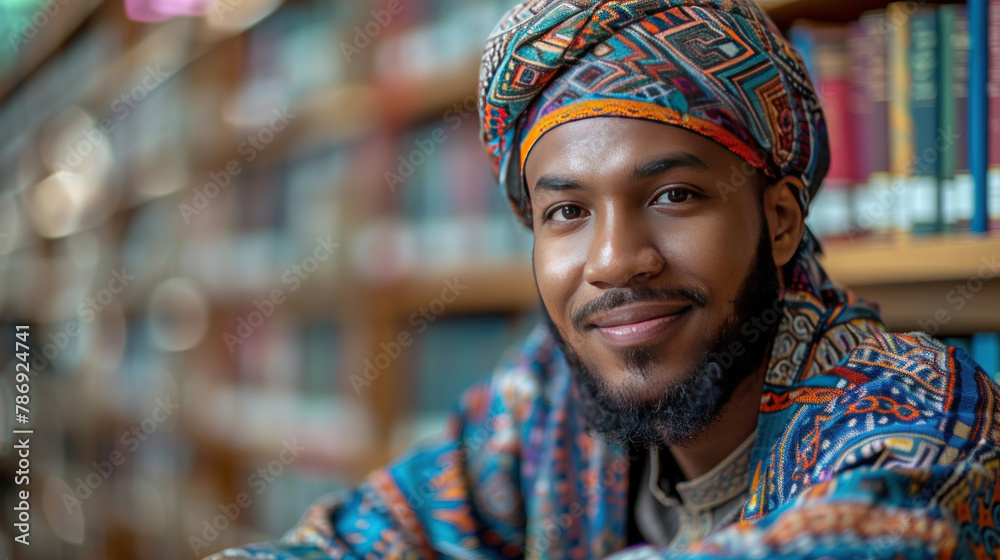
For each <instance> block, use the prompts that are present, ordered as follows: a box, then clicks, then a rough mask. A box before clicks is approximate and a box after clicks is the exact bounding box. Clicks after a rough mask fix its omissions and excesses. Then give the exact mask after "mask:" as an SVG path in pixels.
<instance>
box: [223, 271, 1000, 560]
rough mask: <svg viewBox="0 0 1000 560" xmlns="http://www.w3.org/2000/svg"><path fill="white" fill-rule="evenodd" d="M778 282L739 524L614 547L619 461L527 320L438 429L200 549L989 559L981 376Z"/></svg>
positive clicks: (988, 461)
mask: <svg viewBox="0 0 1000 560" xmlns="http://www.w3.org/2000/svg"><path fill="white" fill-rule="evenodd" d="M789 278H791V282H790V283H789V284H788V286H787V289H786V293H785V302H786V311H785V316H784V317H783V318H782V323H781V326H780V328H779V331H778V333H777V335H776V338H775V340H774V344H773V348H772V352H771V356H770V358H769V369H768V373H767V379H766V385H765V388H764V392H763V394H762V396H761V404H760V416H759V421H758V427H757V434H756V439H755V443H754V449H753V454H752V457H751V468H750V473H751V478H750V481H749V499H748V500H747V502H746V504H745V505H744V506H743V508H742V510H741V512H740V519H739V521H737V522H735V523H733V524H730V525H728V526H725V527H723V528H721V529H719V530H718V531H716V532H714V533H712V534H711V535H709V536H708V537H707V538H706V539H704V540H702V541H700V542H696V543H693V544H691V545H690V546H689V547H687V548H686V549H684V550H671V551H666V550H657V549H656V548H654V547H652V546H649V545H637V546H632V547H627V544H628V542H627V540H626V534H627V523H628V515H629V511H628V508H629V497H628V490H629V458H628V454H627V453H626V450H624V449H621V448H618V447H614V446H610V445H606V444H604V443H602V442H601V441H599V440H597V439H594V438H592V437H591V436H589V435H587V434H586V432H585V430H584V423H583V420H582V417H581V414H580V410H579V402H578V400H577V398H576V396H575V395H576V392H575V391H576V386H575V385H574V384H572V383H571V372H570V370H569V368H568V366H567V364H566V361H565V359H564V357H563V355H562V354H561V352H560V350H559V348H558V346H557V345H556V344H555V341H554V340H553V338H552V336H551V335H550V333H549V332H547V330H546V329H545V328H544V327H541V326H540V327H538V328H537V329H536V330H535V331H534V333H533V334H532V335H531V336H530V337H529V338H528V340H527V341H526V343H525V344H524V345H523V348H522V349H521V351H520V352H519V354H517V356H516V358H512V359H510V360H509V361H508V362H507V363H504V364H502V365H501V366H500V367H498V368H497V370H496V372H495V374H494V375H493V376H492V379H491V381H490V382H489V383H488V384H485V385H482V386H479V387H475V388H473V389H471V390H469V391H468V392H467V393H466V394H465V396H464V398H463V399H462V402H461V405H460V407H459V410H458V411H457V413H456V414H455V415H454V416H453V418H452V419H451V421H450V423H449V425H448V427H447V429H446V430H445V432H444V433H443V434H441V435H440V437H437V438H434V439H431V440H427V441H425V442H423V443H421V444H419V445H418V446H417V447H416V448H414V449H413V450H412V451H410V452H409V453H407V454H406V455H405V456H403V457H401V458H399V459H398V460H396V461H395V462H394V463H393V464H392V465H390V466H388V467H386V468H384V469H382V470H379V471H377V472H375V473H374V474H372V475H371V476H370V477H369V478H368V479H367V480H366V481H365V482H364V483H362V484H361V485H359V486H357V487H355V488H353V489H351V490H349V491H346V492H343V493H339V494H336V495H331V496H327V497H325V498H322V499H321V500H319V501H318V502H317V503H316V504H315V505H314V506H313V507H312V508H311V509H310V510H309V511H308V512H307V513H306V515H305V516H304V517H303V519H302V521H301V522H300V524H299V526H297V527H295V528H294V529H292V530H291V531H289V532H288V533H287V534H286V535H285V537H284V538H283V539H282V540H281V541H280V542H270V543H260V544H253V545H248V546H245V547H243V548H240V549H233V550H229V551H226V552H224V553H222V554H221V555H220V556H217V558H230V557H237V558H269V559H281V560H284V559H289V558H302V559H306V558H308V559H321V558H322V559H325V558H351V559H376V558H414V559H416V558H426V559H431V558H483V559H495V558H497V559H498V558H520V557H526V558H531V559H554V560H555V559H559V560H562V559H576V560H582V559H584V558H602V557H605V556H609V555H612V554H616V555H615V556H614V558H617V559H619V560H624V559H626V558H628V559H631V558H678V559H679V558H706V559H709V558H831V559H869V558H870V559H875V558H886V559H889V558H893V559H895V558H906V559H916V558H968V559H973V558H976V559H983V558H1000V552H998V551H1000V531H998V527H1000V476H998V469H1000V387H998V386H997V385H996V384H995V383H994V382H993V381H992V380H991V379H990V378H989V376H988V375H987V374H986V373H985V372H983V370H982V369H981V368H979V367H978V366H977V365H976V364H975V363H974V362H973V361H972V360H971V359H970V358H969V356H968V355H967V354H966V353H965V352H963V351H962V350H960V349H957V348H954V347H948V346H944V345H942V344H941V343H939V342H937V341H935V340H934V339H932V338H930V337H929V336H927V335H924V334H920V333H911V334H890V333H888V332H886V331H885V329H884V326H883V325H882V323H881V321H880V320H879V319H878V316H877V313H876V311H875V310H874V309H873V308H871V307H869V306H867V305H866V304H864V303H863V302H860V301H858V300H856V299H855V298H854V296H853V295H852V294H851V293H850V292H847V291H844V290H841V289H839V288H837V287H836V286H834V285H833V284H831V283H830V282H829V280H828V279H827V277H826V274H825V273H824V272H823V270H822V269H821V268H820V266H819V264H818V263H817V262H816V260H815V259H814V258H813V257H811V256H810V257H806V258H803V259H800V260H799V261H797V264H796V265H795V269H794V270H793V272H792V274H791V275H790V277H789Z"/></svg>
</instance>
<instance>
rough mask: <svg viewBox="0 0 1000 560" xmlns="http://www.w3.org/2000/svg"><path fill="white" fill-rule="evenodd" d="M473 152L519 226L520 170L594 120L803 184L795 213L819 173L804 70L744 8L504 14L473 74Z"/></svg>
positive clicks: (763, 21)
mask: <svg viewBox="0 0 1000 560" xmlns="http://www.w3.org/2000/svg"><path fill="white" fill-rule="evenodd" d="M479 112H480V122H481V124H482V140H483V142H484V144H485V146H486V151H487V153H488V154H489V156H490V161H491V164H492V167H493V171H494V173H495V174H497V176H498V179H499V181H500V185H501V188H502V189H503V190H504V191H506V194H507V197H508V199H509V201H510V203H511V205H512V206H513V208H514V210H515V212H517V213H518V214H520V215H521V216H522V218H523V215H524V210H525V204H526V202H527V194H526V191H525V188H524V185H523V180H522V176H521V164H522V163H523V161H524V159H525V157H526V156H527V153H528V151H529V150H530V149H531V147H532V145H533V144H534V142H535V141H536V140H537V139H538V138H539V137H540V136H541V135H542V134H544V133H545V132H546V131H548V130H550V129H552V128H553V127H555V126H557V125H559V124H562V123H565V122H569V121H572V120H577V119H582V118H587V117H593V116H623V117H636V118H643V119H650V120H654V121H658V122H663V123H667V124H671V125H675V126H680V127H683V128H686V129H689V130H691V131H694V132H697V133H699V134H703V135H705V136H707V137H709V138H711V139H713V140H715V141H717V142H719V143H720V144H722V145H724V146H726V147H727V148H729V149H730V150H732V151H733V152H734V153H736V154H737V155H739V156H741V157H742V158H743V159H745V160H746V161H748V162H749V163H750V164H751V165H753V166H754V167H756V168H758V169H760V170H762V171H763V172H764V173H765V174H766V175H767V176H769V177H771V178H780V177H783V176H788V175H791V176H794V177H797V178H799V179H801V180H802V183H803V185H804V187H805V188H804V189H802V191H801V193H800V203H801V205H802V207H803V209H806V208H808V204H809V201H810V200H811V199H812V198H813V197H814V196H815V194H816V190H817V189H818V188H819V185H820V183H821V182H822V180H823V177H824V176H825V175H826V171H827V169H828V167H829V159H830V153H829V146H828V142H827V132H826V124H825V121H824V120H823V112H822V109H821V107H820V104H819V101H818V99H817V96H816V94H815V91H814V89H813V86H812V83H811V82H810V80H809V76H808V74H807V73H806V70H805V65H804V64H803V62H802V59H801V58H800V57H799V55H798V54H797V53H796V52H795V51H794V50H793V49H792V47H791V46H790V45H789V44H788V42H787V41H785V39H784V38H783V37H782V36H781V34H780V32H779V31H778V30H777V28H776V27H775V26H774V24H773V22H771V20H770V19H769V18H768V17H767V16H766V15H765V14H764V13H763V12H762V11H761V10H760V8H759V7H758V6H757V5H756V4H755V3H754V2H750V1H747V0H529V1H527V2H524V3H522V4H519V5H517V6H516V7H514V8H513V9H511V10H510V11H509V12H508V13H507V14H506V15H505V16H504V17H503V18H502V19H501V21H500V22H499V23H498V24H497V26H496V28H495V29H494V31H493V33H492V34H491V36H490V39H489V41H488V42H487V45H486V50H485V53H484V54H483V62H482V67H481V70H480V88H479Z"/></svg>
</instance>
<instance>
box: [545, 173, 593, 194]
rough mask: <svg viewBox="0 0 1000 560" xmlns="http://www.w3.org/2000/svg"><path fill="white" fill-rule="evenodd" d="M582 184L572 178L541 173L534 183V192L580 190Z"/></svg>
mask: <svg viewBox="0 0 1000 560" xmlns="http://www.w3.org/2000/svg"><path fill="white" fill-rule="evenodd" d="M582 189H583V185H581V184H580V183H579V182H577V181H574V180H573V179H567V178H565V177H559V176H558V175H542V176H541V177H539V179H538V182H536V183H535V188H534V189H533V190H534V192H536V193H537V192H538V191H539V190H545V191H573V190H582Z"/></svg>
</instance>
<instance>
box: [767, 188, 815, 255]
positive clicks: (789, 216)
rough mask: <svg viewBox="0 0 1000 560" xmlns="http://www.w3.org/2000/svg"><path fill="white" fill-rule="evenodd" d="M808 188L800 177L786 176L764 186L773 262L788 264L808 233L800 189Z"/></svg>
mask: <svg viewBox="0 0 1000 560" xmlns="http://www.w3.org/2000/svg"><path fill="white" fill-rule="evenodd" d="M802 188H805V187H804V185H803V184H802V181H801V180H800V179H799V178H797V177H791V176H788V177H783V178H781V179H779V180H778V181H776V182H774V183H772V184H770V185H767V186H766V187H765V189H764V197H763V203H764V215H765V216H767V227H768V234H769V237H770V239H771V252H772V253H773V255H774V264H775V265H776V266H778V267H782V266H785V265H786V264H788V261H790V260H792V257H793V256H795V251H796V250H797V249H798V248H799V242H800V241H802V236H803V234H804V232H805V222H804V220H805V216H803V215H802V208H801V207H800V206H799V200H798V195H797V193H798V191H799V189H802Z"/></svg>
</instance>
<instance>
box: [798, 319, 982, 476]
mask: <svg viewBox="0 0 1000 560" xmlns="http://www.w3.org/2000/svg"><path fill="white" fill-rule="evenodd" d="M810 386H812V388H814V389H815V390H825V391H827V393H826V398H825V399H823V400H822V401H820V402H817V404H816V405H814V406H811V407H808V409H806V407H803V408H802V409H801V410H799V411H798V412H799V414H798V415H796V416H795V417H794V418H795V420H794V421H793V422H791V423H790V424H789V432H790V433H791V434H793V437H800V438H803V439H802V441H803V442H804V443H805V444H804V445H801V446H800V447H799V448H798V450H799V452H800V456H799V457H798V459H799V464H800V465H802V466H804V467H808V468H807V469H805V470H804V471H803V472H802V475H803V476H804V478H806V479H812V480H813V481H819V480H822V479H824V478H827V477H829V476H831V475H832V474H833V473H835V472H837V471H841V470H844V469H849V468H854V467H856V466H862V465H864V466H868V467H892V468H897V467H898V468H918V469H919V468H925V467H929V466H931V465H947V464H951V463H955V462H957V461H961V460H965V459H967V458H970V457H974V456H975V455H977V454H979V453H981V452H983V451H984V450H990V449H994V450H995V449H996V448H997V447H1000V388H998V386H997V385H996V383H995V382H994V381H993V380H992V379H990V377H989V376H988V375H987V374H986V373H985V372H984V371H983V370H982V368H980V367H979V366H978V365H977V364H976V363H975V362H974V361H973V360H972V359H971V358H970V357H969V355H968V354H967V353H965V352H964V351H963V350H961V349H959V348H955V347H953V346H947V345H944V344H942V343H941V342H939V341H937V340H935V339H933V338H931V337H930V336H928V335H926V334H923V333H906V334H897V333H888V332H878V333H875V334H873V335H872V336H870V337H868V338H867V339H865V340H863V341H862V342H861V343H860V344H858V345H857V346H856V347H855V348H854V349H853V350H852V351H851V352H850V353H849V354H848V355H847V356H845V358H844V359H843V360H842V361H841V362H840V363H839V364H838V365H837V366H835V367H833V368H831V369H830V370H829V371H827V372H825V373H824V375H821V376H818V377H816V378H813V379H811V380H809V381H808V382H806V383H805V384H804V385H803V387H802V390H807V389H809V388H810ZM787 435H788V434H786V437H787Z"/></svg>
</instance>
